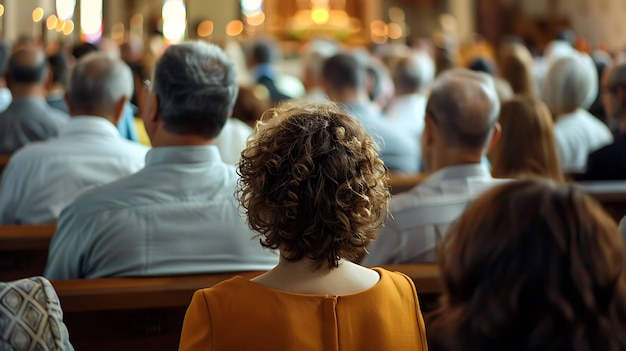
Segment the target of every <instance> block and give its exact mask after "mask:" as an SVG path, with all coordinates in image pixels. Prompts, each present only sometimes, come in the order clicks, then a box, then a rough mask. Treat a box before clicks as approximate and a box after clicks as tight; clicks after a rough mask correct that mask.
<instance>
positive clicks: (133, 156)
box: [0, 54, 148, 224]
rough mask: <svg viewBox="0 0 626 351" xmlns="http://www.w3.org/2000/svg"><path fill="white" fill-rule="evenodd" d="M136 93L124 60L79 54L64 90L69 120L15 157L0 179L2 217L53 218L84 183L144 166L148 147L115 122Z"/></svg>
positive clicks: (22, 220) (10, 220)
mask: <svg viewBox="0 0 626 351" xmlns="http://www.w3.org/2000/svg"><path fill="white" fill-rule="evenodd" d="M132 93H133V78H132V73H131V72H130V69H129V68H128V66H126V64H124V62H122V61H120V60H118V59H112V58H110V57H108V56H106V55H103V54H91V55H88V56H85V57H84V59H82V60H80V61H79V62H78V64H77V65H76V67H75V68H74V71H73V72H72V76H71V86H70V90H69V92H68V93H67V95H66V100H67V102H68V107H69V111H70V114H71V115H72V118H71V120H70V122H69V123H68V124H67V125H65V127H63V129H62V130H61V134H60V135H59V137H57V138H52V139H49V140H46V141H42V142H36V143H31V144H28V145H26V146H25V147H23V148H22V149H20V150H19V151H17V152H16V153H15V155H14V156H13V157H11V160H10V162H9V165H8V167H7V168H6V170H5V172H4V175H3V177H2V182H1V185H0V223H2V224H41V223H51V222H55V221H56V219H57V217H58V216H59V214H60V213H61V210H63V208H64V207H65V206H67V205H68V204H69V203H70V202H72V200H74V198H76V196H78V194H79V193H80V192H81V191H83V190H84V189H86V188H88V187H90V186H93V185H97V184H101V183H108V182H111V181H113V180H116V179H118V178H121V177H124V176H127V175H130V174H132V173H134V172H136V171H138V170H139V169H141V168H142V167H143V165H144V159H145V155H146V152H147V151H148V148H147V147H145V146H142V145H139V144H137V143H134V142H130V141H127V140H126V139H124V138H122V137H121V136H120V133H119V132H118V130H117V128H116V127H115V126H116V124H117V122H118V120H119V119H120V117H121V115H122V111H123V109H124V105H125V103H126V101H128V99H129V98H130V96H131V95H132ZM44 103H45V101H44Z"/></svg>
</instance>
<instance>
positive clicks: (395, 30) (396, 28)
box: [387, 23, 403, 39]
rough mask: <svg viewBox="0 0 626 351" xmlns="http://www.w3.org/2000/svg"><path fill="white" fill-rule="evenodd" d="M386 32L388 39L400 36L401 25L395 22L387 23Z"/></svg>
mask: <svg viewBox="0 0 626 351" xmlns="http://www.w3.org/2000/svg"><path fill="white" fill-rule="evenodd" d="M387 32H388V35H389V39H400V38H402V32H403V31H402V26H401V25H399V24H397V23H389V25H388V26H387Z"/></svg>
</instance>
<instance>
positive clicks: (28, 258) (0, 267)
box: [0, 224, 56, 281]
mask: <svg viewBox="0 0 626 351" xmlns="http://www.w3.org/2000/svg"><path fill="white" fill-rule="evenodd" d="M55 230H56V226H55V225H54V224H45V225H4V226H0V281H11V280H16V279H20V278H25V277H32V276H36V275H43V271H44V269H45V267H46V260H47V259H48V246H50V240H51V239H52V236H53V235H54V232H55Z"/></svg>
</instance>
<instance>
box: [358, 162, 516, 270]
mask: <svg viewBox="0 0 626 351" xmlns="http://www.w3.org/2000/svg"><path fill="white" fill-rule="evenodd" d="M503 181H508V180H503V179H494V178H492V177H491V174H490V173H489V170H488V169H487V167H485V166H484V165H482V164H467V165H458V166H450V167H446V168H443V169H440V170H439V171H437V172H435V173H433V174H432V175H431V176H430V177H428V179H426V180H425V181H424V182H422V183H421V184H419V185H417V186H416V187H414V188H413V189H411V190H410V191H408V192H406V193H402V194H399V195H396V196H394V197H393V198H392V199H391V210H390V211H391V217H390V218H389V219H388V220H387V222H386V223H385V226H384V227H382V228H381V229H380V231H379V233H378V238H377V239H376V240H375V241H373V242H372V243H371V244H370V245H369V247H368V248H367V251H368V253H369V254H367V255H365V257H364V260H363V264H364V265H367V266H376V265H383V264H404V263H424V262H434V261H435V253H436V248H437V247H438V245H439V243H440V241H441V239H442V238H443V236H444V234H445V233H446V231H447V229H448V227H449V225H450V224H451V223H452V222H454V221H455V220H456V219H457V218H458V217H459V216H460V215H461V214H462V212H463V211H464V210H465V207H466V206H467V203H469V201H471V200H472V199H473V198H474V197H476V196H478V195H480V194H481V193H482V192H483V191H485V190H486V189H488V188H490V187H492V186H494V185H496V184H499V183H501V182H503Z"/></svg>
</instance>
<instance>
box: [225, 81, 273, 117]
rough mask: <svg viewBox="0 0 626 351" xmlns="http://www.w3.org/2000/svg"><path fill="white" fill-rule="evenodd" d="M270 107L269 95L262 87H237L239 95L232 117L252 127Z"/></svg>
mask: <svg viewBox="0 0 626 351" xmlns="http://www.w3.org/2000/svg"><path fill="white" fill-rule="evenodd" d="M270 106H271V102H270V100H269V93H268V92H267V89H265V87H263V86H262V85H257V86H255V87H245V86H239V94H237V100H235V106H234V107H233V113H232V115H233V117H235V118H238V119H240V120H242V121H244V122H245V123H247V124H248V125H249V126H251V127H254V124H255V123H256V121H257V120H258V119H259V118H261V116H262V115H263V113H264V112H265V111H266V110H267V109H268V108H270Z"/></svg>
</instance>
